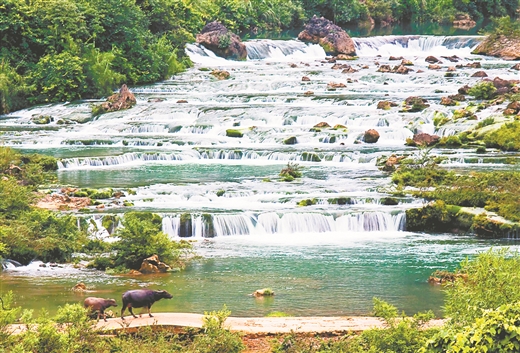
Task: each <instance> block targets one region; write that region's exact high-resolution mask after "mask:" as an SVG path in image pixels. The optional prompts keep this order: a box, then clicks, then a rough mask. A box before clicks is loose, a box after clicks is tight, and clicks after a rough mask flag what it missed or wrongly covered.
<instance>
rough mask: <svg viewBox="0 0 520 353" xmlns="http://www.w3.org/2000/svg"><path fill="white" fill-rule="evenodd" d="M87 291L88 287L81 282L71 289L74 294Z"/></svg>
mask: <svg viewBox="0 0 520 353" xmlns="http://www.w3.org/2000/svg"><path fill="white" fill-rule="evenodd" d="M86 290H87V286H86V285H85V283H82V282H79V283H78V284H76V285H75V286H74V287H72V288H71V291H73V292H85V291H86Z"/></svg>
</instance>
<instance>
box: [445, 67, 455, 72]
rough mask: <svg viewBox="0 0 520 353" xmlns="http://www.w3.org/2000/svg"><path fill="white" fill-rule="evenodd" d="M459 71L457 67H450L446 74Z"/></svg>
mask: <svg viewBox="0 0 520 353" xmlns="http://www.w3.org/2000/svg"><path fill="white" fill-rule="evenodd" d="M455 71H457V68H455V66H449V67H448V69H447V70H446V72H455Z"/></svg>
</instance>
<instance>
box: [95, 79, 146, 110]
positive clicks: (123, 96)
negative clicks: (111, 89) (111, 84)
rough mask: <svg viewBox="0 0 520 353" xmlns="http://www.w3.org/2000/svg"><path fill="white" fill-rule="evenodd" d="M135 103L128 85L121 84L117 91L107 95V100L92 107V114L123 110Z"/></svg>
mask: <svg viewBox="0 0 520 353" xmlns="http://www.w3.org/2000/svg"><path fill="white" fill-rule="evenodd" d="M136 103H137V100H136V99H135V96H134V94H133V93H132V92H130V90H129V89H128V86H127V85H125V84H123V85H122V86H121V89H120V90H119V93H115V94H113V95H111V96H110V97H108V99H107V101H106V102H104V103H101V105H99V106H96V107H94V109H93V110H92V112H93V114H94V115H99V114H102V113H109V112H114V111H118V110H125V109H130V108H132V107H133V106H134V105H135V104H136Z"/></svg>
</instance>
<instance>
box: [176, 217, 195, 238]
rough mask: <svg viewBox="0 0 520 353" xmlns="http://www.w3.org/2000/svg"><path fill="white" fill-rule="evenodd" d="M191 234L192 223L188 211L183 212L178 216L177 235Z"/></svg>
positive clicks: (188, 235)
mask: <svg viewBox="0 0 520 353" xmlns="http://www.w3.org/2000/svg"><path fill="white" fill-rule="evenodd" d="M192 235H193V224H192V220H191V214H190V213H183V214H181V216H180V226H179V236H180V237H181V238H188V237H191V236H192Z"/></svg>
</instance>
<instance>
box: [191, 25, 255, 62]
mask: <svg viewBox="0 0 520 353" xmlns="http://www.w3.org/2000/svg"><path fill="white" fill-rule="evenodd" d="M197 43H199V44H202V45H203V46H204V47H206V48H207V49H209V50H211V51H212V52H214V53H215V54H216V55H218V56H221V57H223V58H226V59H232V60H246V59H247V49H246V46H245V44H244V43H242V41H241V40H240V37H239V36H237V35H236V34H235V33H232V32H230V31H229V30H228V29H227V28H226V26H224V25H223V24H222V23H220V22H217V21H214V22H210V23H208V24H207V25H206V26H204V28H203V29H202V31H201V32H200V33H199V34H197Z"/></svg>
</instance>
